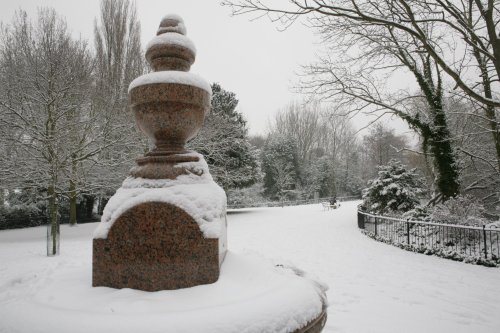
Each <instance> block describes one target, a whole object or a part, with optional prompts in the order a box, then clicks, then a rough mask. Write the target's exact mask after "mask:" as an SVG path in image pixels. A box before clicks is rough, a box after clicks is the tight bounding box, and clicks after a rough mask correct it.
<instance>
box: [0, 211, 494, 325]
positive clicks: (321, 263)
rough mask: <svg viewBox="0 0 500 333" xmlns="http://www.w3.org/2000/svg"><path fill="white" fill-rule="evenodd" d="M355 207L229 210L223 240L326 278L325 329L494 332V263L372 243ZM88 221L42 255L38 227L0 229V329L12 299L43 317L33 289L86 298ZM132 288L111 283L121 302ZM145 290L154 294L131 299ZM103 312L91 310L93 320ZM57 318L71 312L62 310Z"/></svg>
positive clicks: (24, 312)
mask: <svg viewBox="0 0 500 333" xmlns="http://www.w3.org/2000/svg"><path fill="white" fill-rule="evenodd" d="M355 211H356V203H345V204H344V205H343V206H342V207H341V208H340V209H338V210H334V211H323V210H322V208H321V206H320V205H310V206H299V207H286V208H261V209H248V210H239V211H236V212H235V213H232V214H230V215H228V223H229V225H228V238H229V249H230V250H231V251H232V252H240V253H248V252H250V253H257V254H260V255H262V256H264V257H267V258H270V259H273V261H275V262H282V263H290V264H293V265H296V266H298V267H299V268H301V269H303V270H305V271H307V272H308V273H310V274H311V275H312V276H315V277H317V278H318V279H320V280H322V281H324V282H326V283H327V284H328V285H329V286H330V290H329V291H328V299H329V302H330V307H329V312H328V316H329V317H328V322H327V326H326V328H325V330H324V332H353V333H365V332H384V333H387V332H398V333H399V332H418V333H422V332H440V333H441V332H450V333H452V332H453V333H461V332H473V333H481V332H485V333H486V332H491V333H496V332H500V269H498V268H486V267H482V266H473V265H468V264H463V263H457V262H453V261H450V260H446V259H441V258H438V257H432V256H425V255H421V254H415V253H411V252H406V251H403V250H400V249H398V248H395V247H392V246H389V245H386V244H382V243H378V242H375V241H373V240H371V239H369V238H367V237H366V236H364V235H362V234H361V233H360V232H359V231H358V229H357V227H356V214H355ZM95 228H96V224H86V225H80V226H78V227H76V228H69V227H67V226H63V227H62V231H61V233H62V242H61V251H62V255H61V256H59V257H56V258H46V257H45V248H44V246H45V239H44V236H45V228H44V227H40V228H31V229H25V230H12V231H1V232H0V332H1V333H4V332H5V333H11V330H9V329H6V328H5V326H2V321H4V322H5V319H6V318H5V314H6V312H7V309H9V311H10V310H11V309H12V307H13V306H16V304H21V303H19V302H18V301H19V300H25V302H28V303H23V304H29V307H24V308H20V309H19V312H18V313H19V318H17V319H18V320H19V322H22V321H23V318H25V317H24V316H38V317H39V318H38V322H41V321H42V320H43V319H44V318H43V313H44V312H43V311H39V310H40V309H39V308H40V306H41V305H40V304H38V303H37V302H35V301H30V300H32V299H33V298H32V297H33V295H37V297H36V300H42V301H43V302H44V304H64V302H66V303H68V302H70V301H72V300H73V299H75V297H78V299H81V302H82V303H84V302H85V300H86V297H87V296H86V295H87V294H88V293H89V292H94V291H93V290H91V289H92V288H90V287H89V284H90V278H91V238H92V236H91V235H92V232H93V230H94V229H95ZM75 272H84V273H83V274H81V276H80V275H79V276H75V275H74V274H75ZM70 284H71V285H70ZM46 286H53V287H51V288H68V289H69V288H72V289H71V290H72V295H52V294H50V293H47V290H45V289H44V288H46ZM94 289H95V288H94ZM44 290H45V291H44ZM50 290H52V291H54V290H55V289H50ZM73 290H74V292H73ZM131 293H133V291H130V290H129V291H126V290H125V291H123V292H119V294H120V295H122V296H123V297H124V300H125V301H127V300H128V298H127V297H129V296H130V294H131ZM98 296H99V297H101V296H102V297H106V295H105V294H102V295H101V294H99V295H98ZM54 297H56V298H55V299H53V298H54ZM150 299H153V300H154V295H153V296H150V297H144V298H141V299H137V300H136V301H135V303H134V304H135V305H134V306H144V304H145V302H150ZM118 303H120V301H119V300H117V305H118ZM80 305H81V306H84V304H77V305H75V306H80ZM37 307H38V308H37ZM2 309H3V311H4V313H2ZM48 310H49V309H47V311H48ZM10 313H12V311H10ZM108 315H109V314H98V313H96V314H95V320H96V321H98V320H99V319H98V318H101V319H102V318H104V317H106V316H108ZM9 319H11V320H10V321H12V320H15V319H16V318H9ZM59 320H61V321H64V320H66V321H69V320H70V317H68V316H67V315H66V314H62V315H61V318H60V319H59ZM69 324H71V323H70V322H69V323H68V325H69ZM123 325H125V322H124V323H123ZM56 327H57V326H56ZM56 327H54V328H56ZM82 329H83V328H82ZM117 329H119V327H117ZM18 331H19V332H26V333H30V332H32V330H23V329H19V330H18ZM54 331H56V332H57V329H55V330H54Z"/></svg>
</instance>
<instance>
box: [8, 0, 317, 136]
mask: <svg viewBox="0 0 500 333" xmlns="http://www.w3.org/2000/svg"><path fill="white" fill-rule="evenodd" d="M0 4H1V8H2V10H1V11H0V20H1V21H2V22H10V21H11V19H12V16H13V15H14V12H15V10H16V9H18V8H22V9H24V10H26V11H28V14H29V15H30V16H32V15H34V14H36V8H37V7H39V6H49V7H53V8H55V9H56V11H57V12H58V13H59V14H60V15H62V16H64V17H65V18H66V20H67V23H68V27H69V29H70V30H71V31H72V33H73V34H74V35H75V36H79V35H80V34H81V35H82V36H83V37H84V38H86V39H89V41H90V43H91V45H93V36H92V35H93V24H94V23H93V22H94V18H95V17H97V16H98V14H99V0H84V1H73V0H71V1H69V0H21V1H13V0H0ZM136 5H137V12H138V18H139V21H140V23H141V27H142V45H143V46H145V45H146V43H147V42H148V41H149V40H150V39H151V38H153V37H154V36H155V35H156V29H157V28H158V24H159V23H160V20H161V18H162V17H163V16H164V15H165V14H169V13H176V14H179V15H180V16H181V17H183V18H184V22H185V24H186V27H187V35H188V36H189V38H191V40H193V42H194V43H195V45H196V48H197V56H196V61H195V63H194V65H193V67H192V68H191V71H192V72H195V73H197V74H199V75H201V76H202V77H204V78H205V79H206V80H207V81H209V82H211V83H212V82H218V83H220V85H221V86H222V87H223V88H225V89H226V90H230V91H232V92H234V93H236V95H237V97H238V99H239V101H240V103H239V110H240V111H241V112H242V113H243V114H244V115H245V117H246V119H247V120H248V125H249V128H250V133H251V134H259V133H264V132H265V131H266V128H267V123H268V119H269V117H270V116H272V115H273V113H275V112H276V111H277V110H278V109H280V108H282V107H284V106H285V105H286V104H287V103H288V102H289V101H291V100H293V99H294V98H299V97H298V96H297V95H295V94H294V93H293V92H291V89H290V88H291V87H292V86H293V83H294V80H295V78H296V76H295V73H296V72H298V71H299V70H300V65H301V64H307V63H308V62H311V61H312V60H314V56H315V52H316V45H315V43H314V40H315V38H314V35H313V33H312V31H311V30H310V29H308V28H307V27H305V26H303V25H301V24H295V25H294V26H292V27H291V28H289V29H288V30H286V31H284V32H279V31H278V30H277V27H276V26H275V25H273V24H271V23H270V22H268V20H266V19H260V20H257V21H252V22H251V21H249V17H247V16H239V17H231V15H230V10H229V8H227V7H222V6H221V5H220V4H219V0H203V1H201V0H161V1H160V0H137V1H136ZM32 17H33V16H32Z"/></svg>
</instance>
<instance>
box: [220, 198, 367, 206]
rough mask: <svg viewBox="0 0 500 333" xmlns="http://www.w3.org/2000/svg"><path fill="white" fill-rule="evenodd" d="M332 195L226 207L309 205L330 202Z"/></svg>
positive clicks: (340, 199) (343, 199) (348, 199)
mask: <svg viewBox="0 0 500 333" xmlns="http://www.w3.org/2000/svg"><path fill="white" fill-rule="evenodd" d="M332 198H333V197H326V198H318V199H303V200H290V201H265V202H253V203H252V202H251V203H242V204H232V205H229V206H228V207H227V209H239V208H256V207H285V206H299V205H311V204H319V203H321V202H330V200H331V199H332ZM360 199H361V196H359V195H350V196H345V197H337V201H340V202H343V201H353V200H360Z"/></svg>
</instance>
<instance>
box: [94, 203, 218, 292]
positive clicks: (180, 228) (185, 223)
mask: <svg viewBox="0 0 500 333" xmlns="http://www.w3.org/2000/svg"><path fill="white" fill-rule="evenodd" d="M218 243H219V240H218V239H216V238H205V237H204V236H203V234H202V232H201V231H200V227H199V225H198V224H197V223H196V222H195V221H194V220H193V218H192V217H191V216H190V215H189V214H187V213H186V212H185V211H184V210H182V209H180V208H179V207H176V206H174V205H171V204H168V203H163V202H148V203H143V204H140V205H137V206H135V207H133V208H131V209H129V210H127V211H126V212H125V213H123V214H122V215H121V216H120V217H119V218H118V219H117V220H116V221H115V222H114V224H113V226H112V227H111V229H110V230H109V233H108V236H107V238H106V239H94V243H93V272H92V273H93V279H92V284H93V286H94V287H97V286H107V287H112V288H133V289H140V290H145V291H157V290H169V289H179V288H187V287H192V286H196V285H200V284H208V283H213V282H215V281H217V279H218V278H219V269H220V266H219V264H220V260H219V244H218Z"/></svg>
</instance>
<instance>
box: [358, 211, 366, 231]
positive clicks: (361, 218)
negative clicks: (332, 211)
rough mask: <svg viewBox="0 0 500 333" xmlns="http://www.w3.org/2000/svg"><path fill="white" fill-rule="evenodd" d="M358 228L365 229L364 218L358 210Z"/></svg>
mask: <svg viewBox="0 0 500 333" xmlns="http://www.w3.org/2000/svg"><path fill="white" fill-rule="evenodd" d="M358 228H359V229H364V228H365V216H364V215H363V213H361V212H360V211H359V210H358Z"/></svg>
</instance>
